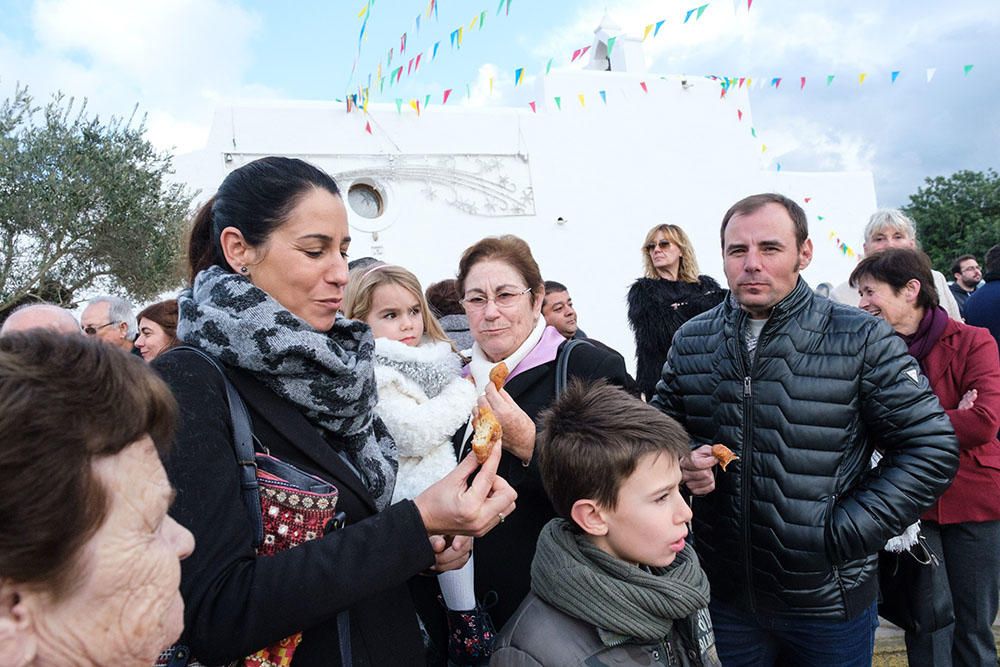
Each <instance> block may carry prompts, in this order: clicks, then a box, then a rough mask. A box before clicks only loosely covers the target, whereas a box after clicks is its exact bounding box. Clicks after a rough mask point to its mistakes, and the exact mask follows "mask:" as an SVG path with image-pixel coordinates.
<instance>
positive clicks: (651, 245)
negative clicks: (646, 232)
mask: <svg viewBox="0 0 1000 667" xmlns="http://www.w3.org/2000/svg"><path fill="white" fill-rule="evenodd" d="M673 244H674V242H673V241H668V240H666V239H660V240H659V241H657V242H656V243H647V244H646V252H653V249H654V248H659V249H660V250H666V249H667V248H669V247H670V246H672V245H673Z"/></svg>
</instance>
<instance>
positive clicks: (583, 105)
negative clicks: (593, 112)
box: [576, 93, 587, 107]
mask: <svg viewBox="0 0 1000 667" xmlns="http://www.w3.org/2000/svg"><path fill="white" fill-rule="evenodd" d="M576 99H578V100H580V106H581V107H586V106H587V105H586V104H585V103H584V101H583V93H580V94H578V95H577V96H576Z"/></svg>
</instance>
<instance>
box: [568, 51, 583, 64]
mask: <svg viewBox="0 0 1000 667" xmlns="http://www.w3.org/2000/svg"><path fill="white" fill-rule="evenodd" d="M581 51H583V49H577V50H576V51H574V52H573V56H572V57H571V58H570V59H569V61H570V62H571V63H572V62H576V59H577V58H579V57H580V52H581Z"/></svg>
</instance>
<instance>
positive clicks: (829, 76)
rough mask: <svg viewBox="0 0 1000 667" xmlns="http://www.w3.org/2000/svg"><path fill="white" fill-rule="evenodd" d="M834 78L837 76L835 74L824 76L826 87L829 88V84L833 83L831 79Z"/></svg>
mask: <svg viewBox="0 0 1000 667" xmlns="http://www.w3.org/2000/svg"><path fill="white" fill-rule="evenodd" d="M835 76H837V75H836V74H827V75H826V85H828V86H829V85H830V84H831V83H833V79H834V77H835Z"/></svg>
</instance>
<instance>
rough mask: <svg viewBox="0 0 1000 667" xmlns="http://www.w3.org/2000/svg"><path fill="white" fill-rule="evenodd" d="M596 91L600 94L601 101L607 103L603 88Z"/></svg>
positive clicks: (606, 95)
mask: <svg viewBox="0 0 1000 667" xmlns="http://www.w3.org/2000/svg"><path fill="white" fill-rule="evenodd" d="M597 93H598V94H599V95H600V96H601V101H602V102H604V103H605V104H607V103H608V93H607V92H606V91H603V90H599V91H597Z"/></svg>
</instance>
